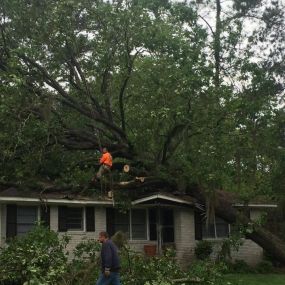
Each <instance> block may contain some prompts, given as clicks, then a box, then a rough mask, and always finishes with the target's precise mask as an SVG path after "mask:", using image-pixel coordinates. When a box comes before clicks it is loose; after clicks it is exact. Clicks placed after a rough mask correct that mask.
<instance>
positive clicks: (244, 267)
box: [228, 259, 253, 273]
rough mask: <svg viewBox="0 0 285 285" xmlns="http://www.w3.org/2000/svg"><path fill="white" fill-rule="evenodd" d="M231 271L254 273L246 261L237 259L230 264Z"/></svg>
mask: <svg viewBox="0 0 285 285" xmlns="http://www.w3.org/2000/svg"><path fill="white" fill-rule="evenodd" d="M228 267H229V271H230V272H232V273H252V272H253V269H252V268H251V267H250V266H249V265H248V264H247V263H246V262H245V261H244V260H240V259H237V260H235V261H234V262H233V263H229V264H228Z"/></svg>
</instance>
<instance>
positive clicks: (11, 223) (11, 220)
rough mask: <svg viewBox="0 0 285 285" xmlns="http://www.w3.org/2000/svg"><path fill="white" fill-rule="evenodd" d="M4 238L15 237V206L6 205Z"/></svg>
mask: <svg viewBox="0 0 285 285" xmlns="http://www.w3.org/2000/svg"><path fill="white" fill-rule="evenodd" d="M6 219H7V220H6V221H7V224H6V237H7V239H8V238H13V237H15V236H16V235H17V206H16V205H7V217H6Z"/></svg>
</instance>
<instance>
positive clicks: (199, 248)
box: [195, 240, 213, 260]
mask: <svg viewBox="0 0 285 285" xmlns="http://www.w3.org/2000/svg"><path fill="white" fill-rule="evenodd" d="M212 252H213V245H212V243H211V242H209V241H207V240H201V241H199V242H198V243H197V245H196V247H195V256H196V257H197V259H199V260H205V259H207V258H209V257H210V255H211V253H212Z"/></svg>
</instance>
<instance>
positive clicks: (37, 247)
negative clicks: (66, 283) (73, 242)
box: [0, 225, 69, 284]
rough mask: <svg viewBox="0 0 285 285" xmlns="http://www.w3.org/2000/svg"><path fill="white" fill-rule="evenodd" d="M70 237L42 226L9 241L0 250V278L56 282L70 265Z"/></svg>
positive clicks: (15, 281) (5, 281) (8, 280)
mask: <svg viewBox="0 0 285 285" xmlns="http://www.w3.org/2000/svg"><path fill="white" fill-rule="evenodd" d="M68 241H69V239H68V238H67V237H66V236H64V237H63V238H61V239H60V238H59V237H58V234H57V233H55V232H53V231H50V230H49V229H47V228H45V227H43V226H40V225H38V226H36V227H35V228H34V229H33V230H32V231H31V232H29V233H28V234H26V235H25V236H23V237H17V238H15V239H13V240H11V241H10V243H9V245H8V246H7V247H5V248H2V249H1V253H0V282H2V283H4V284H5V283H8V284H9V282H11V283H19V284H24V283H25V282H29V284H56V283H57V282H58V281H59V280H60V279H61V276H62V274H63V273H64V272H65V271H66V269H67V257H66V254H65V253H64V249H65V247H66V245H67V243H68Z"/></svg>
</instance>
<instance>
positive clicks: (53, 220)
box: [0, 188, 276, 265]
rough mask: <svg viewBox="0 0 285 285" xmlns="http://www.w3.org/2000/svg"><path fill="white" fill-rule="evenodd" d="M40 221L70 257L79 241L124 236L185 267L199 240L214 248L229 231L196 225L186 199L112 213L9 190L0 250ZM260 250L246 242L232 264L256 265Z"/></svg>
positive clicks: (156, 197) (97, 205) (75, 198)
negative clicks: (168, 249)
mask: <svg viewBox="0 0 285 285" xmlns="http://www.w3.org/2000/svg"><path fill="white" fill-rule="evenodd" d="M267 207H276V205H269V204H263V205H257V204H252V205H249V209H250V215H251V218H252V219H255V218H256V217H258V216H259V214H260V213H261V210H262V209H264V208H267ZM38 220H42V221H44V222H45V224H46V225H48V226H49V227H50V229H51V230H54V231H56V232H59V233H60V234H68V235H69V236H70V237H71V240H70V243H69V245H68V250H69V251H70V252H71V251H72V250H73V249H74V248H75V246H76V245H77V244H78V243H79V242H80V241H81V240H82V239H83V238H97V237H98V234H99V232H100V231H106V230H107V231H108V232H109V233H110V234H111V235H112V234H114V233H115V232H116V231H118V230H121V231H124V232H125V233H126V234H127V236H128V237H129V243H130V245H131V246H132V248H133V249H135V250H137V251H143V248H144V245H150V244H153V245H156V246H157V249H158V252H160V251H161V249H162V248H163V247H164V246H166V245H172V246H174V247H175V249H176V256H177V259H178V260H179V261H180V262H181V263H184V264H188V263H189V262H191V260H193V258H194V248H195V245H196V243H197V240H199V239H205V238H206V239H208V240H211V241H212V242H213V243H214V244H215V247H218V246H219V245H220V244H221V241H222V240H223V239H224V238H226V237H228V235H229V232H230V225H228V224H227V223H226V222H224V221H223V220H221V219H219V218H218V217H217V218H216V223H215V224H214V225H211V227H209V228H206V227H205V226H204V224H203V221H201V219H200V221H198V220H197V211H196V208H195V203H194V200H193V199H192V198H191V197H189V196H183V197H182V196H173V195H170V194H153V195H150V196H148V197H144V198H141V199H137V200H134V201H133V202H132V208H131V210H129V211H127V212H126V213H122V212H120V211H118V210H117V209H116V208H114V206H113V201H112V200H111V199H98V198H92V197H87V196H83V195H75V194H72V195H71V194H70V193H69V194H68V193H65V194H62V193H48V194H44V195H43V194H40V195H39V193H37V192H33V193H32V192H30V191H29V192H20V191H18V190H16V189H14V188H10V189H6V190H4V191H3V190H2V191H0V238H1V239H0V247H1V246H4V245H5V243H6V240H7V238H11V237H14V236H16V235H22V234H24V233H25V232H27V231H28V230H30V229H31V228H32V227H33V226H34V224H35V222H36V221H38ZM262 254H263V251H262V248H260V247H259V246H258V245H257V244H255V243H254V242H252V241H251V240H244V243H243V245H242V246H241V247H240V249H239V251H238V252H233V255H232V256H233V258H236V259H244V260H245V261H246V262H248V263H249V264H252V265H254V264H256V263H257V262H259V261H260V260H261V259H262Z"/></svg>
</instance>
